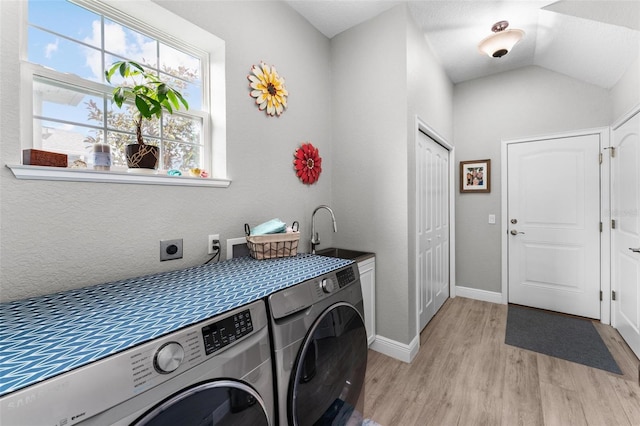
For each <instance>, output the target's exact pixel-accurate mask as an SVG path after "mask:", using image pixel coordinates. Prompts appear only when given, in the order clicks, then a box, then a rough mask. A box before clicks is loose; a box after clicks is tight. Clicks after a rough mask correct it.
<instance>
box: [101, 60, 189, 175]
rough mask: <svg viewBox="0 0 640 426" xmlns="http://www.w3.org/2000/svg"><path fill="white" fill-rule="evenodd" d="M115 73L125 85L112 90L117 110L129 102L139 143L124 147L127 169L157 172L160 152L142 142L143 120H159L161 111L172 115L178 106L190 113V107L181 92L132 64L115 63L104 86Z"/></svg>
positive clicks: (107, 75)
mask: <svg viewBox="0 0 640 426" xmlns="http://www.w3.org/2000/svg"><path fill="white" fill-rule="evenodd" d="M116 73H118V74H119V75H120V76H121V77H122V78H123V79H124V81H123V82H122V84H121V85H119V86H116V88H115V89H114V90H113V101H114V102H115V104H116V105H118V107H119V108H121V107H122V105H123V104H124V103H125V102H130V103H131V104H132V105H133V106H134V107H135V109H136V110H137V114H135V115H134V118H133V121H134V124H135V126H136V140H137V142H138V143H136V144H129V145H127V147H126V157H127V166H129V167H130V168H144V169H156V168H157V167H158V158H159V149H158V147H157V146H154V145H147V144H146V143H145V142H144V140H143V139H142V121H143V120H144V119H148V120H150V119H152V118H153V117H157V118H160V117H161V114H162V111H163V110H164V111H166V112H168V113H169V114H173V111H174V110H179V109H180V107H181V106H184V108H185V109H189V103H188V102H187V101H186V99H185V98H184V97H183V96H182V94H181V93H180V92H178V91H177V90H176V89H174V88H173V87H171V86H170V85H169V84H167V83H165V82H163V81H161V80H160V78H159V77H158V76H157V75H155V74H152V73H150V72H148V71H146V70H145V69H144V68H143V67H142V66H141V65H140V64H138V63H136V62H133V61H118V62H114V63H113V64H112V65H111V68H110V69H109V70H107V71H105V76H106V79H107V82H109V83H111V79H112V78H113V75H114V74H116Z"/></svg>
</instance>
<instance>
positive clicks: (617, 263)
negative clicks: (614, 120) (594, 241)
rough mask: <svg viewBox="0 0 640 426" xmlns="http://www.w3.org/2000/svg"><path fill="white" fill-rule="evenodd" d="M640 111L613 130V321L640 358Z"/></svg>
mask: <svg viewBox="0 0 640 426" xmlns="http://www.w3.org/2000/svg"><path fill="white" fill-rule="evenodd" d="M639 134H640V113H637V114H636V115H635V116H633V117H632V118H631V119H630V120H628V121H627V122H625V123H624V124H623V125H622V126H620V127H618V128H617V129H615V130H614V131H613V147H614V149H615V151H614V153H615V154H614V155H613V157H612V158H611V186H612V188H611V189H612V190H611V218H612V219H613V220H614V221H615V227H612V232H611V237H612V242H611V247H612V266H613V267H612V274H611V275H612V277H611V278H612V287H613V290H614V291H615V292H616V300H615V301H614V302H613V303H614V306H613V312H614V318H613V324H614V326H615V327H616V328H617V329H618V331H619V332H620V335H621V336H622V337H623V338H624V339H625V340H626V341H627V343H628V344H629V347H631V349H632V350H633V351H634V352H635V354H636V355H637V356H638V357H640V136H639Z"/></svg>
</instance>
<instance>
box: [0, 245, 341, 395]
mask: <svg viewBox="0 0 640 426" xmlns="http://www.w3.org/2000/svg"><path fill="white" fill-rule="evenodd" d="M351 263H353V261H351V260H343V259H336V258H331V257H323V256H317V255H312V254H300V255H298V256H294V257H288V258H282V259H269V260H254V259H252V258H250V257H241V258H236V259H231V260H227V261H224V262H220V263H214V264H211V265H202V266H196V267H192V268H188V269H182V270H178V271H171V272H166V273H160V274H154V275H147V276H144V277H139V278H132V279H127V280H121V281H115V282H111V283H107V284H101V285H96V286H91V287H85V288H81V289H76V290H70V291H65V292H61V293H55V294H51V295H46V296H41V297H36V298H31V299H25V300H18V301H14V302H9V303H3V304H0V395H4V394H6V393H9V392H13V391H16V390H18V389H22V388H24V387H27V386H30V385H33V384H35V383H38V382H40V381H42V380H45V379H48V378H51V377H53V376H56V375H58V374H61V373H64V372H66V371H69V370H72V369H74V368H78V367H80V366H83V365H86V364H88V363H91V362H94V361H97V360H99V359H101V358H105V357H107V356H109V355H112V354H114V353H116V352H119V351H122V350H125V349H128V348H131V347H133V346H136V345H139V344H141V343H144V342H147V341H149V340H152V339H154V338H157V337H159V336H162V335H165V334H167V333H171V332H173V331H175V330H178V329H180V328H182V327H186V326H189V325H192V324H195V323H197V322H199V321H203V320H206V319H208V318H211V317H214V316H216V315H218V314H221V313H223V312H226V311H228V310H231V309H234V308H236V307H239V306H242V305H245V304H247V303H251V302H253V301H255V300H258V299H261V298H263V297H265V296H268V295H269V294H271V293H273V292H275V291H278V290H281V289H283V288H287V287H291V286H293V285H296V284H298V283H301V282H303V281H306V280H308V279H311V278H315V277H317V276H319V275H323V274H325V273H328V272H331V271H334V270H336V269H339V268H341V267H344V266H346V265H349V264H351Z"/></svg>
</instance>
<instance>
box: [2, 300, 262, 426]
mask: <svg viewBox="0 0 640 426" xmlns="http://www.w3.org/2000/svg"><path fill="white" fill-rule="evenodd" d="M267 321H268V320H267V315H266V308H265V304H264V301H262V300H258V301H256V302H252V303H250V304H247V305H244V306H241V307H238V308H236V309H233V310H230V311H227V312H225V313H223V314H220V315H217V316H215V317H213V318H210V319H208V320H205V321H201V322H199V323H196V324H194V325H191V326H188V327H185V328H183V329H181V330H179V331H175V332H173V333H170V334H167V335H164V336H162V337H160V338H157V339H155V340H152V341H150V342H147V343H144V344H141V345H138V346H135V347H132V348H130V349H127V350H124V351H122V352H119V353H117V354H114V355H111V356H109V357H107V358H104V359H102V360H99V361H96V362H93V363H90V364H87V365H85V366H83V367H80V368H77V369H74V370H72V371H69V372H67V373H63V374H61V375H58V376H55V377H52V378H50V379H47V380H45V381H43V382H41V383H38V384H35V385H32V386H29V387H27V388H24V389H21V390H18V391H15V392H12V393H9V394H6V395H3V396H2V397H1V398H0V412H1V414H0V419H1V422H2V424H3V425H11V426H17V425H29V426H35V425H55V426H71V425H82V426H93V425H100V426H103V425H136V426H142V425H154V426H162V425H184V426H187V425H194V426H195V425H229V426H231V425H233V426H245V425H260V426H262V425H264V426H269V425H273V424H274V420H273V419H274V397H273V375H272V368H273V366H272V362H271V349H270V340H269V332H268V326H267ZM79 355H81V354H79Z"/></svg>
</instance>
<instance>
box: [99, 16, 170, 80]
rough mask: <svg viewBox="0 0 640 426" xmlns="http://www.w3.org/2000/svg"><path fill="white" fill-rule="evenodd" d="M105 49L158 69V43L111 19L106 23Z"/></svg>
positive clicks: (106, 20)
mask: <svg viewBox="0 0 640 426" xmlns="http://www.w3.org/2000/svg"><path fill="white" fill-rule="evenodd" d="M104 48H105V50H106V51H107V52H109V53H112V54H115V55H117V56H120V57H123V58H125V59H128V60H130V61H136V62H140V63H143V64H146V65H148V66H150V67H152V68H156V67H157V63H158V61H157V58H158V44H157V42H156V41H155V40H154V39H152V38H149V37H147V36H145V35H143V34H142V33H139V32H137V31H133V30H132V29H130V28H128V27H125V26H123V25H120V24H118V23H116V22H113V21H110V20H109V19H105V21H104ZM109 63H110V62H109ZM109 63H108V64H109Z"/></svg>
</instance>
